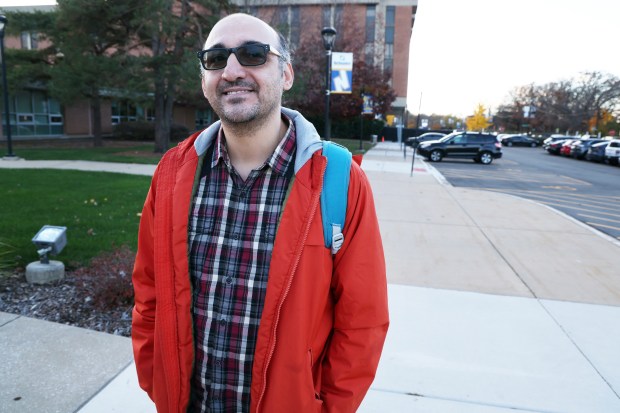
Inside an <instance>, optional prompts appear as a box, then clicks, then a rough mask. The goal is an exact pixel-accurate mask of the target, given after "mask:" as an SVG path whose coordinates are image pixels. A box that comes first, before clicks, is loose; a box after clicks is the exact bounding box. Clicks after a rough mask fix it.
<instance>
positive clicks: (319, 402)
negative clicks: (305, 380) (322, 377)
mask: <svg viewBox="0 0 620 413" xmlns="http://www.w3.org/2000/svg"><path fill="white" fill-rule="evenodd" d="M308 370H309V372H310V380H311V383H312V391H313V393H314V406H315V408H316V409H315V410H316V411H317V412H319V413H320V412H321V410H322V406H323V400H322V399H321V395H320V394H319V392H318V389H317V388H316V387H315V383H316V380H315V378H314V374H313V372H314V355H313V353H312V349H311V348H310V349H308Z"/></svg>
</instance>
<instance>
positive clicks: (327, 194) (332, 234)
mask: <svg viewBox="0 0 620 413" xmlns="http://www.w3.org/2000/svg"><path fill="white" fill-rule="evenodd" d="M323 156H325V157H326V158H327V168H326V169H325V174H324V175H323V189H322V190H321V216H322V219H323V238H324V239H325V247H327V248H330V249H331V251H332V255H335V254H336V253H337V252H338V250H339V249H340V247H342V244H343V242H344V235H343V234H342V231H343V229H344V219H345V215H346V213H347V195H348V192H349V171H350V170H351V159H352V155H351V152H349V150H348V149H347V148H345V147H344V146H341V145H338V144H337V143H334V142H331V141H323Z"/></svg>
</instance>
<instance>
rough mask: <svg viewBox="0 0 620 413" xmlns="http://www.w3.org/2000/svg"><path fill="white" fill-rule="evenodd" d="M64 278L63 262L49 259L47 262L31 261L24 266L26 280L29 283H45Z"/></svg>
mask: <svg viewBox="0 0 620 413" xmlns="http://www.w3.org/2000/svg"><path fill="white" fill-rule="evenodd" d="M63 278H65V264H63V263H62V262H60V261H54V260H50V261H49V263H48V264H43V263H41V262H40V261H35V262H31V263H30V264H28V265H27V266H26V281H28V283H29V284H47V283H50V282H52V281H57V280H62V279H63Z"/></svg>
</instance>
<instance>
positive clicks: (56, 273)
mask: <svg viewBox="0 0 620 413" xmlns="http://www.w3.org/2000/svg"><path fill="white" fill-rule="evenodd" d="M32 242H33V243H34V245H36V246H37V248H38V250H37V252H38V253H39V261H35V262H31V263H30V264H28V266H27V267H26V280H27V281H28V282H29V283H31V284H45V283H48V282H50V281H55V280H60V279H62V278H64V276H65V265H64V264H63V263H62V262H60V261H53V260H51V261H50V259H49V255H50V254H52V255H57V254H60V252H61V251H62V250H63V248H64V247H65V246H66V245H67V227H58V226H54V225H43V227H42V228H41V229H40V230H39V232H37V234H36V235H35V236H34V237H33V238H32Z"/></svg>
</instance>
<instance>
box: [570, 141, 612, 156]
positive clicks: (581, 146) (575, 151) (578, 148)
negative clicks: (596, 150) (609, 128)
mask: <svg viewBox="0 0 620 413" xmlns="http://www.w3.org/2000/svg"><path fill="white" fill-rule="evenodd" d="M601 142H605V140H604V139H582V140H579V141H577V142H576V143H575V144H574V145H573V146H571V150H570V156H572V157H573V158H575V159H585V157H586V154H587V153H588V149H590V147H591V146H592V145H594V144H595V143H601Z"/></svg>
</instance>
